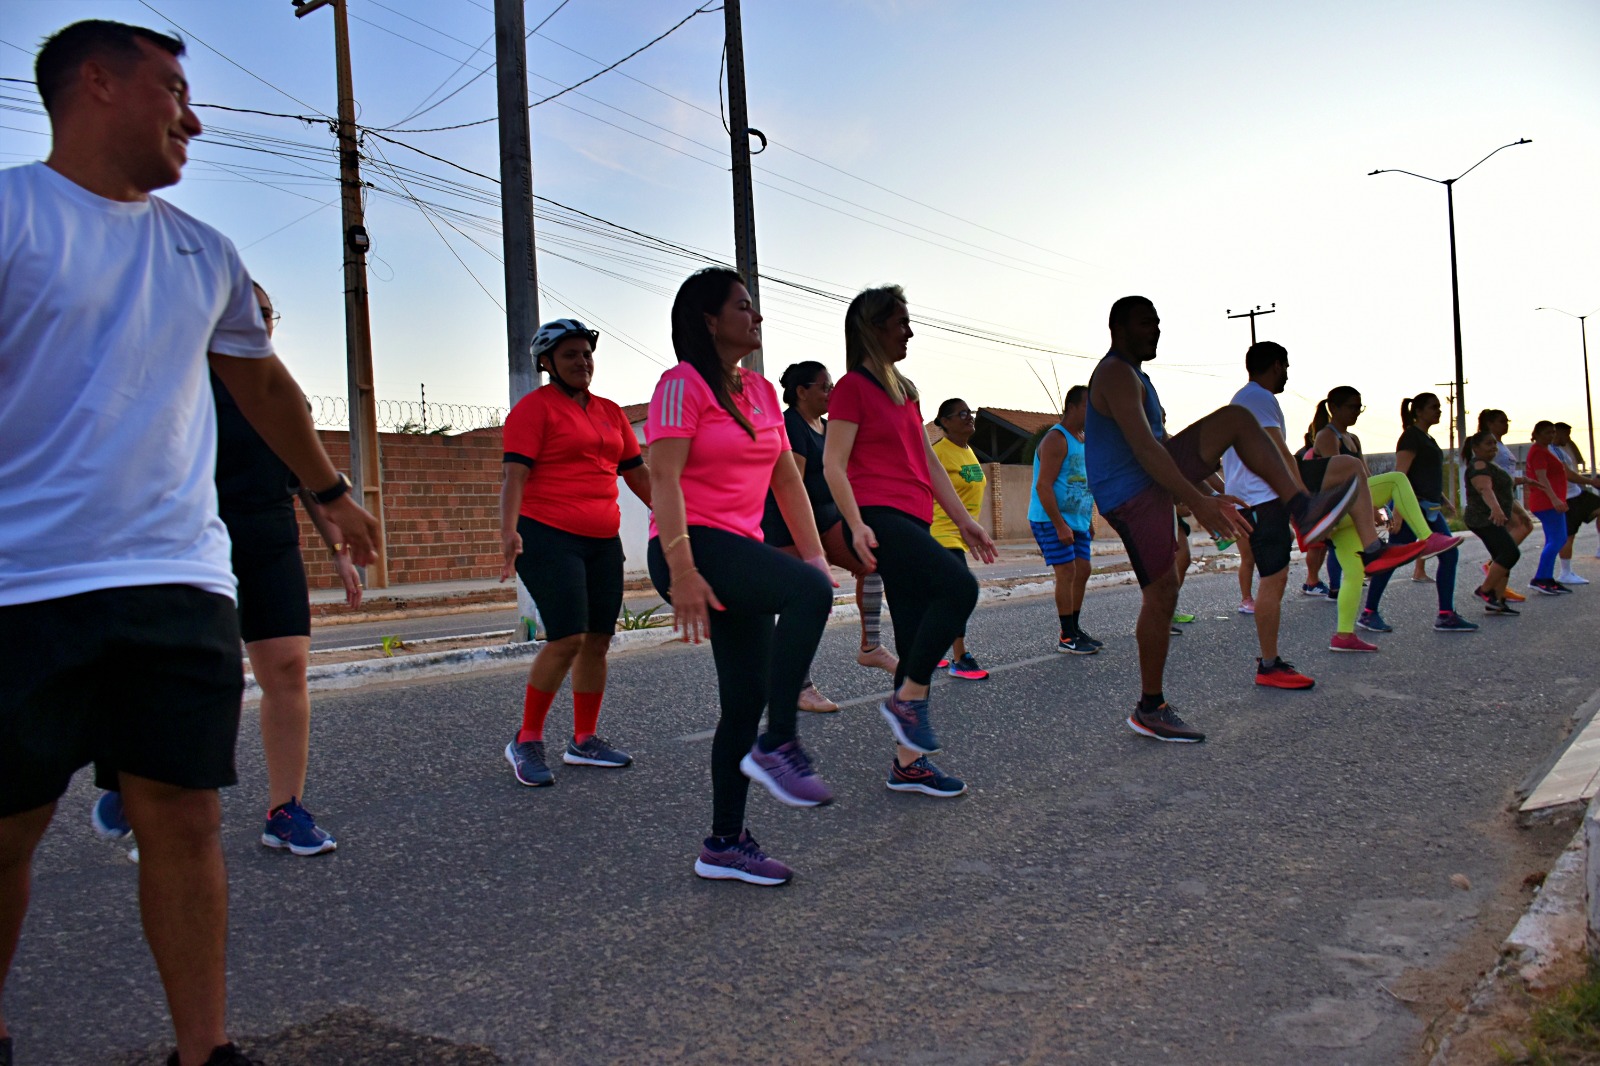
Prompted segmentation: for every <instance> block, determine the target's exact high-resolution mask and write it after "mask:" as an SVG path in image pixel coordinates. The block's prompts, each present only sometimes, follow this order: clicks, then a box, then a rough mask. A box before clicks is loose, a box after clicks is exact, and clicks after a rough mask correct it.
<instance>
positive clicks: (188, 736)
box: [0, 585, 244, 817]
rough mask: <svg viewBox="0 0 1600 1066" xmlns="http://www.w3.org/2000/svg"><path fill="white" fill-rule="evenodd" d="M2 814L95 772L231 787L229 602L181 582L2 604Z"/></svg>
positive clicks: (233, 726) (45, 799)
mask: <svg viewBox="0 0 1600 1066" xmlns="http://www.w3.org/2000/svg"><path fill="white" fill-rule="evenodd" d="M0 643H3V644H4V646H5V648H6V652H7V656H6V662H7V665H6V668H5V669H4V670H0V817H6V816H10V815H14V814H21V813H22V812H24V811H31V810H33V809H35V808H37V807H42V806H44V805H45V804H48V803H51V802H54V801H55V800H56V799H59V798H60V796H61V794H62V793H64V792H65V791H66V790H67V785H68V783H69V782H70V781H71V780H72V775H73V774H74V773H76V772H77V771H78V770H80V769H81V768H83V767H84V766H86V765H88V764H89V763H91V762H92V763H95V764H96V769H97V777H98V778H99V779H100V780H101V783H102V784H105V783H107V782H110V781H111V780H112V779H111V776H110V775H111V774H113V773H114V772H117V771H126V772H127V773H130V774H135V775H137V776H139V777H147V778H150V779H152V780H155V781H160V782H162V783H164V784H169V785H177V786H179V787H181V788H196V789H214V788H221V787H223V786H226V785H232V784H234V783H235V782H236V781H237V777H236V776H235V774H234V768H233V749H234V742H235V741H236V740H237V738H238V733H239V701H240V699H241V697H242V696H243V694H244V666H243V663H242V661H241V656H240V650H239V619H238V615H237V613H236V612H235V610H234V606H233V601H232V600H230V599H228V598H227V597H226V596H219V595H217V594H215V593H212V592H202V591H201V590H199V589H197V588H192V587H190V586H188V585H148V586H136V587H132V588H118V589H101V590H99V591H96V592H85V593H81V594H79V595H77V596H66V597H63V598H61V599H57V600H44V601H41V602H39V603H20V604H12V605H8V606H3V607H0Z"/></svg>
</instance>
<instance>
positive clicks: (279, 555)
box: [222, 507, 311, 644]
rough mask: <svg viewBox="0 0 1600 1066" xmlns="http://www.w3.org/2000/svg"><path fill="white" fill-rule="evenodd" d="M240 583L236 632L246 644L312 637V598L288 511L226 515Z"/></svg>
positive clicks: (295, 527) (297, 534)
mask: <svg viewBox="0 0 1600 1066" xmlns="http://www.w3.org/2000/svg"><path fill="white" fill-rule="evenodd" d="M222 521H223V524H224V525H226V526H227V527H228V537H229V539H231V540H232V541H233V576H234V577H235V578H237V579H238V581H239V632H240V635H241V636H242V637H243V638H244V642H245V643H246V644H254V643H255V642H256V641H258V640H270V639H272V638H273V637H309V636H310V635H311V598H310V596H309V595H308V594H307V591H306V566H305V562H304V560H302V559H301V557H300V527H299V526H298V525H296V524H295V518H294V510H293V508H292V507H283V508H275V509H273V510H270V511H257V512H253V513H247V514H225V515H223V516H222Z"/></svg>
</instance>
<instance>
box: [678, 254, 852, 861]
mask: <svg viewBox="0 0 1600 1066" xmlns="http://www.w3.org/2000/svg"><path fill="white" fill-rule="evenodd" d="M672 347H673V349H674V351H675V352H676V353H677V356H678V365H677V366H675V367H673V368H672V369H671V370H668V371H667V372H666V373H665V374H663V375H661V381H660V382H659V383H658V384H657V385H656V391H655V395H654V396H653V397H651V399H650V420H649V422H648V423H647V424H646V433H647V434H648V437H649V440H650V483H651V486H652V493H653V495H654V497H655V516H654V517H653V518H652V520H651V530H650V549H649V558H650V579H651V581H652V582H654V584H655V587H656V591H658V592H660V593H661V595H662V596H663V597H665V598H666V599H667V600H668V602H670V603H671V604H672V611H673V626H674V628H676V629H680V630H682V631H683V633H684V636H685V638H686V639H690V640H693V641H695V642H696V643H698V642H699V639H700V635H701V634H702V633H704V634H707V635H709V636H710V638H711V656H712V659H713V660H714V661H715V662H716V666H717V692H718V696H719V699H720V703H721V714H720V716H719V717H718V719H717V729H716V734H715V736H714V737H713V738H712V741H711V835H710V836H708V837H707V838H706V839H705V843H704V845H703V846H702V847H701V849H700V856H699V858H698V859H697V860H696V861H695V864H694V872H695V873H697V874H699V875H700V876H701V877H705V878H709V879H712V880H737V881H744V882H747V883H749V884H756V885H781V884H783V883H784V882H786V881H788V880H789V879H790V878H791V877H793V876H794V871H793V870H791V869H790V868H789V867H788V866H786V865H784V864H783V863H781V862H779V861H778V860H776V859H773V858H771V857H769V856H768V855H767V854H766V853H765V852H763V851H762V850H761V846H760V845H759V844H757V843H756V841H755V838H754V837H752V836H751V835H750V830H749V828H748V827H746V825H745V822H744V815H745V802H746V799H747V798H748V795H749V790H750V780H751V779H753V780H756V781H759V782H760V783H761V784H762V785H764V786H766V788H767V790H768V791H769V792H771V793H772V794H773V796H775V797H777V799H778V800H779V801H780V802H783V803H786V804H788V805H789V806H792V807H819V806H822V805H823V804H826V803H829V802H832V800H833V793H832V792H830V791H829V790H828V786H827V785H826V784H825V783H824V782H823V780H822V778H820V777H818V776H817V774H816V773H815V772H814V771H813V770H812V769H811V759H810V757H809V756H808V755H807V754H806V752H805V749H804V748H802V747H801V746H800V740H799V737H798V735H797V732H796V721H795V720H796V717H797V713H796V712H797V709H798V704H799V698H800V686H801V682H802V681H804V679H805V676H806V673H807V671H808V670H809V669H810V666H811V658H812V656H814V655H815V654H816V651H817V644H818V643H819V642H820V641H821V640H822V630H823V627H824V626H826V625H827V624H828V613H829V611H831V610H832V609H833V588H834V581H833V578H832V576H831V575H830V573H829V570H828V562H827V560H826V559H825V558H823V551H822V541H821V539H820V538H819V537H818V536H817V524H816V521H815V520H814V519H813V518H812V514H811V502H810V501H809V500H808V499H807V498H806V490H805V485H804V484H803V483H802V482H801V480H800V473H799V471H798V470H797V469H796V467H795V464H794V462H793V461H792V460H791V459H790V457H789V450H790V449H789V437H788V434H787V433H786V432H785V430H784V423H783V407H782V405H781V404H780V403H779V402H778V394H777V393H776V392H775V391H774V390H773V388H772V384H771V383H770V382H769V381H767V379H766V378H764V377H762V376H761V375H760V374H757V373H755V372H753V371H750V370H746V369H744V368H743V367H741V366H740V365H739V364H740V362H741V361H742V360H743V359H744V358H745V357H746V356H748V355H749V354H750V353H751V352H753V351H755V350H756V349H758V348H760V347H761V314H760V312H758V311H757V310H756V309H755V305H754V302H753V301H752V300H751V299H750V293H749V291H748V290H747V289H746V288H745V287H744V281H743V280H742V279H741V278H740V277H739V275H738V274H736V273H734V272H733V271H731V270H727V269H725V268H721V267H713V268H710V269H707V270H702V271H699V272H698V273H696V274H693V275H691V276H690V277H689V279H688V280H687V281H685V282H684V283H683V285H682V287H681V288H679V290H678V296H677V299H676V300H674V301H673V304H672ZM769 489H770V490H771V492H772V495H773V497H774V498H775V499H776V500H777V504H778V510H779V512H780V513H781V515H782V516H783V521H784V523H785V524H786V525H787V526H788V528H789V531H790V533H792V534H793V536H794V546H795V548H796V549H797V552H796V554H797V555H799V558H796V557H795V556H794V555H788V554H785V553H784V552H781V551H779V550H778V549H777V548H774V547H771V546H770V545H767V544H765V543H763V540H762V535H761V516H762V512H763V510H764V509H765V504H766V497H767V492H768V490H769ZM762 711H766V713H767V731H766V732H765V733H762V734H761V735H759V736H758V735H757V734H758V733H759V731H760V728H761V714H762Z"/></svg>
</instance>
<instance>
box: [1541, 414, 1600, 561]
mask: <svg viewBox="0 0 1600 1066" xmlns="http://www.w3.org/2000/svg"><path fill="white" fill-rule="evenodd" d="M1550 454H1551V455H1554V456H1555V457H1556V458H1557V459H1560V460H1561V465H1562V466H1564V467H1566V468H1567V542H1566V543H1565V544H1563V545H1562V546H1561V553H1560V557H1559V558H1560V561H1561V572H1560V573H1559V574H1557V575H1556V580H1557V581H1559V582H1561V583H1562V584H1563V585H1587V584H1588V583H1589V579H1588V578H1586V577H1584V576H1583V575H1582V574H1578V573H1574V572H1573V569H1572V546H1573V544H1574V543H1576V541H1577V539H1578V531H1579V530H1580V529H1582V528H1583V525H1584V523H1585V522H1589V521H1592V520H1593V519H1594V516H1595V513H1596V512H1597V511H1600V496H1596V495H1595V493H1594V490H1595V488H1596V487H1600V478H1594V477H1590V476H1588V475H1586V474H1584V473H1583V472H1582V471H1581V470H1579V469H1578V462H1577V458H1578V448H1577V445H1575V444H1573V442H1572V426H1570V425H1568V424H1567V423H1566V422H1557V423H1556V439H1555V443H1554V444H1552V445H1550Z"/></svg>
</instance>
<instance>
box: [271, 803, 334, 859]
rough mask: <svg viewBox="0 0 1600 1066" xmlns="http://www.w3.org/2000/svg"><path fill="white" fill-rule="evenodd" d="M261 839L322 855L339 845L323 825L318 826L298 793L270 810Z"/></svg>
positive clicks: (293, 849) (294, 849) (306, 852)
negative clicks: (321, 827)
mask: <svg viewBox="0 0 1600 1066" xmlns="http://www.w3.org/2000/svg"><path fill="white" fill-rule="evenodd" d="M261 843H263V844H265V845H266V846H267V847H269V848H284V849H287V850H288V851H290V852H291V853H293V854H295V855H321V854H322V853H323V852H325V851H332V850H334V849H335V848H337V847H338V846H339V842H338V841H336V840H334V839H333V837H332V836H331V835H330V834H329V833H328V832H327V831H326V830H324V829H318V828H317V823H316V820H315V819H314V818H312V817H311V812H310V811H308V810H306V809H305V808H304V807H302V806H300V801H299V799H298V798H297V797H292V798H290V800H289V802H288V803H285V804H284V805H283V806H281V807H276V808H274V809H273V810H272V811H271V812H269V813H268V814H267V827H266V828H265V829H263V830H262V831H261Z"/></svg>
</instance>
